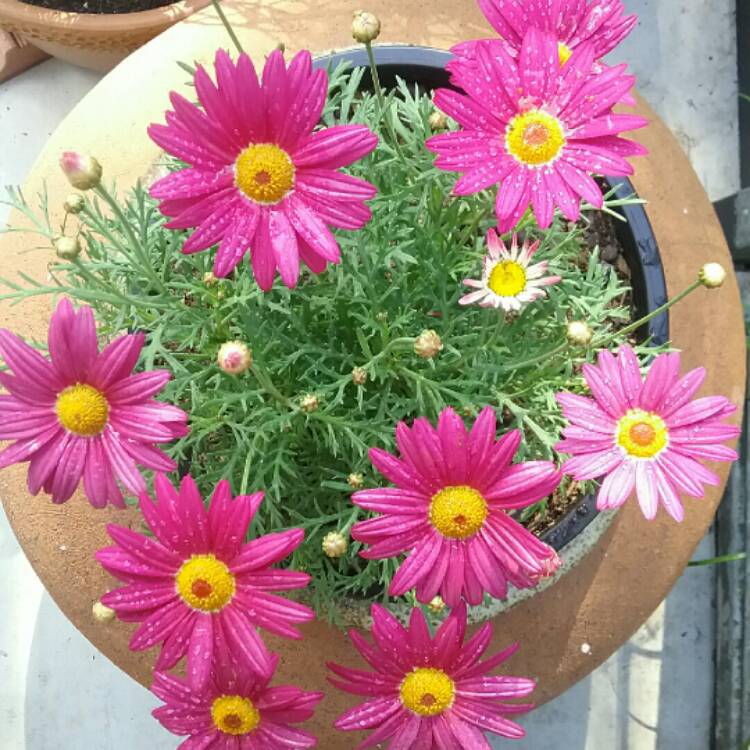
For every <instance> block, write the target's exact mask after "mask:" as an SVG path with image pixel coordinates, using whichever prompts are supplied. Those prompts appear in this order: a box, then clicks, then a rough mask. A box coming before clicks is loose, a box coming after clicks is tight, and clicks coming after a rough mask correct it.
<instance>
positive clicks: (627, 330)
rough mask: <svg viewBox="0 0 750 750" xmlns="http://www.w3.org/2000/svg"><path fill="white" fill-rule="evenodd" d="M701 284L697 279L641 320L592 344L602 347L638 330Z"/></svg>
mask: <svg viewBox="0 0 750 750" xmlns="http://www.w3.org/2000/svg"><path fill="white" fill-rule="evenodd" d="M699 286H703V284H702V283H701V281H700V279H696V280H695V281H694V282H693V283H692V284H691V285H690V286H689V287H687V289H683V290H682V291H681V292H680V293H679V294H678V295H677V296H676V297H672V299H670V300H668V301H667V302H665V303H664V304H663V305H661V307H657V308H656V310H652V311H651V312H650V313H649V314H648V315H644V316H643V317H642V318H641V319H640V320H636V321H635V323H631V324H630V325H629V326H625V328H621V329H620V330H619V331H615V332H614V333H610V334H609V335H608V336H605V337H604V338H603V339H600V340H599V341H594V342H592V346H596V347H602V346H604V345H606V344H608V343H609V342H610V341H612V339H614V338H617V337H618V336H627V334H629V333H632V332H633V331H636V330H638V329H639V328H640V327H641V326H642V325H643V324H644V323H648V321H649V320H652V319H653V318H655V317H656V316H657V315H661V314H662V313H663V312H665V311H666V310H669V308H670V307H672V305H676V304H677V303H678V302H680V301H681V300H683V299H685V297H687V296H688V295H689V294H691V293H692V292H694V291H695V290H696V289H697V288H698V287H699Z"/></svg>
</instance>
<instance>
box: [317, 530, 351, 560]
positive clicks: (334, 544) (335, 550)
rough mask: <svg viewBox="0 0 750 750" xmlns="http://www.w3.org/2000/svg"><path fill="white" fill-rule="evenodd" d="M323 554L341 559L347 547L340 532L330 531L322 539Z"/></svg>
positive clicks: (344, 538)
mask: <svg viewBox="0 0 750 750" xmlns="http://www.w3.org/2000/svg"><path fill="white" fill-rule="evenodd" d="M322 546H323V552H325V554H326V555H327V556H328V557H343V556H344V555H345V554H346V550H347V549H348V547H349V545H348V544H347V542H346V537H345V536H344V535H343V534H342V533H341V532H340V531H330V532H329V533H328V534H326V535H325V536H324V537H323V545H322Z"/></svg>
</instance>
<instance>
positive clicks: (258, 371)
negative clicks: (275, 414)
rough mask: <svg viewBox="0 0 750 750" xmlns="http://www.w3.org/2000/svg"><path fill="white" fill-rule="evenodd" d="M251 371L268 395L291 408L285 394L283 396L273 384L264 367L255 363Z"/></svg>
mask: <svg viewBox="0 0 750 750" xmlns="http://www.w3.org/2000/svg"><path fill="white" fill-rule="evenodd" d="M251 370H252V372H253V374H254V375H255V379H256V380H257V381H258V383H259V385H260V386H261V388H263V390H264V391H265V392H266V393H268V394H269V395H270V396H273V397H274V398H275V399H276V400H277V401H278V402H279V403H280V404H282V405H283V406H286V407H289V399H288V398H287V397H286V396H284V394H282V393H281V392H280V391H279V389H278V388H277V387H276V386H275V385H274V384H273V382H272V381H271V378H270V377H268V374H267V373H266V371H265V370H264V369H263V368H262V367H260V366H259V365H258V364H257V363H255V364H254V365H253V366H252V368H251Z"/></svg>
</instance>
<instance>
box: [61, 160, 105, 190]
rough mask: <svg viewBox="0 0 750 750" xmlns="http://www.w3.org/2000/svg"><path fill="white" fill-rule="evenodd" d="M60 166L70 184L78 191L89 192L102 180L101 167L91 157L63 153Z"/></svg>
mask: <svg viewBox="0 0 750 750" xmlns="http://www.w3.org/2000/svg"><path fill="white" fill-rule="evenodd" d="M60 166H61V167H62V171H63V172H65V176H66V177H67V178H68V181H69V182H70V184H71V185H72V186H73V187H74V188H76V189H78V190H91V188H95V187H98V185H99V183H100V182H101V180H102V165H101V164H99V162H98V161H97V160H96V159H94V157H93V156H83V155H82V154H78V153H76V152H75V151H65V152H64V153H63V155H62V158H61V159H60Z"/></svg>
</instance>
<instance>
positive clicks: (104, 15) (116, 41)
mask: <svg viewBox="0 0 750 750" xmlns="http://www.w3.org/2000/svg"><path fill="white" fill-rule="evenodd" d="M208 3H209V0H180V2H173V1H171V0H164V1H163V2H159V0H156V1H154V0H138V2H136V3H134V2H131V1H130V0H127V1H125V0H123V1H122V2H118V0H112V1H111V2H109V1H108V0H105V1H104V2H97V1H96V0H88V1H87V0H35V1H30V2H23V1H22V0H0V29H5V30H6V31H11V32H13V33H15V34H18V35H20V36H22V37H23V38H25V39H26V40H28V41H29V42H30V43H31V44H33V45H34V46H36V47H39V49H41V50H44V51H45V52H47V53H48V54H50V55H52V56H53V57H59V58H60V59H62V60H65V61H67V62H71V63H73V64H75V65H81V66H82V67H84V68H92V69H93V70H101V71H107V70H110V69H111V68H113V67H114V66H115V65H116V64H117V63H118V62H120V61H121V60H122V59H123V58H124V57H126V56H127V55H128V54H130V53H131V52H132V51H133V50H135V49H138V47H140V46H141V45H143V44H145V43H146V42H148V41H149V40H150V39H153V38H154V37H155V36H157V35H158V34H161V32H162V31H164V30H166V29H167V28H169V27H170V26H171V25H173V24H175V23H177V22H178V21H181V20H182V19H184V18H187V17H188V16H189V15H190V14H191V13H193V12H195V11H196V10H198V9H200V8H202V7H204V6H205V5H208Z"/></svg>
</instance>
